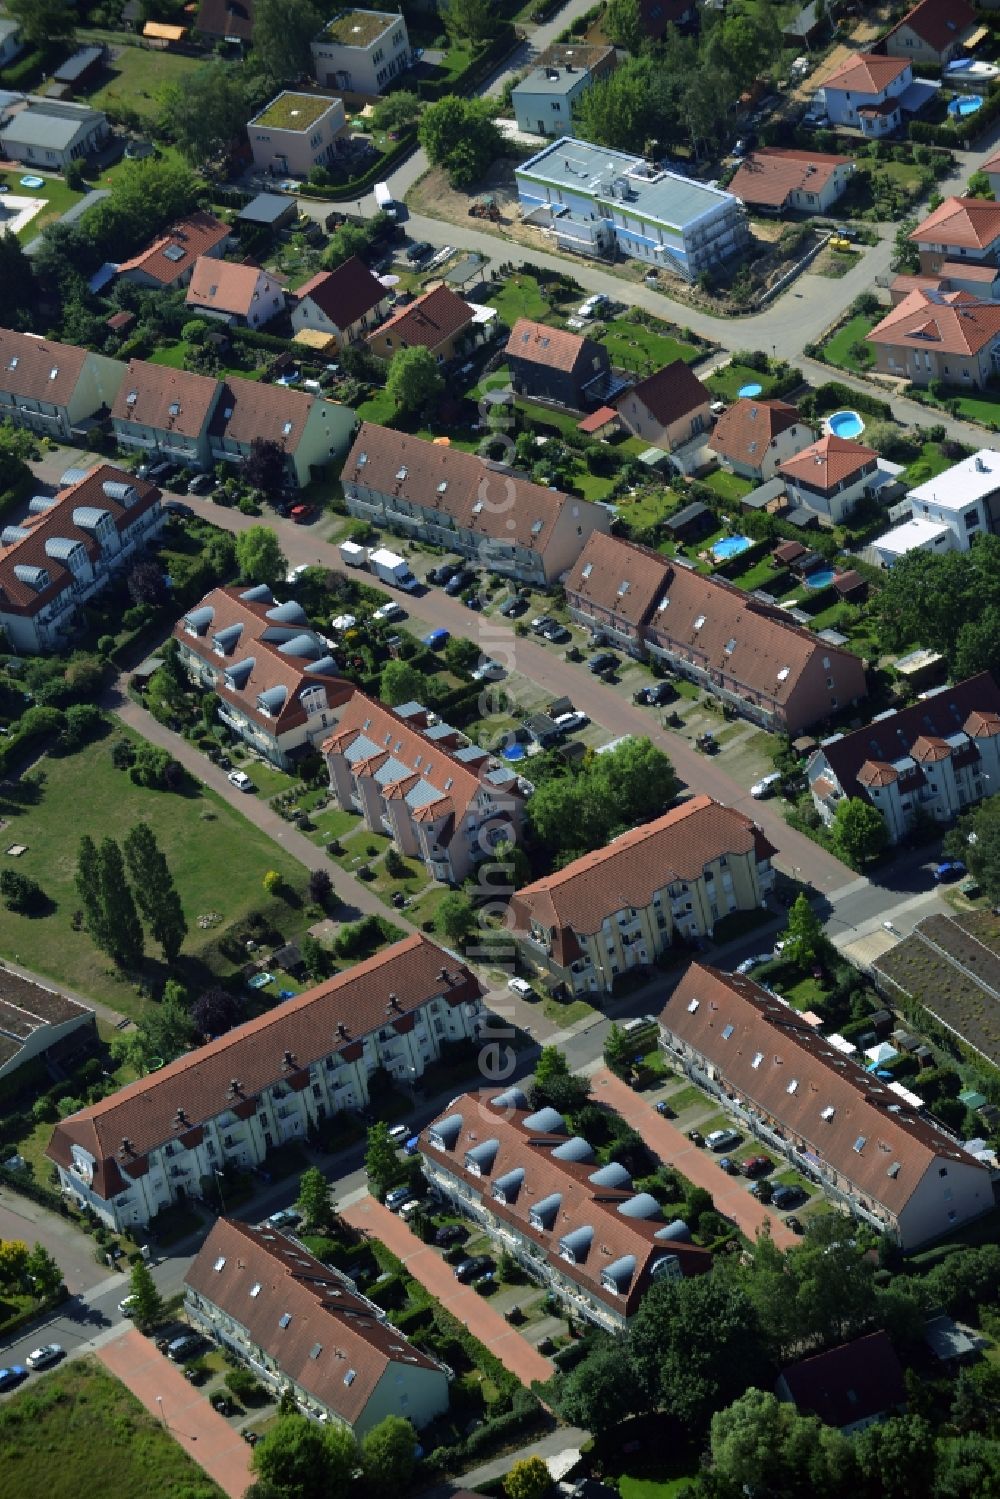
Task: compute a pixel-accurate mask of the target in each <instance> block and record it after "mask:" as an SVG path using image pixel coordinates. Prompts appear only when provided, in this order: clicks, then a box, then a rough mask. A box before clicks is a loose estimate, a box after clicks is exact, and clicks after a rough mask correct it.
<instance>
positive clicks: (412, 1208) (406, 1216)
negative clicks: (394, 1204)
mask: <svg viewBox="0 0 1000 1499" xmlns="http://www.w3.org/2000/svg"><path fill="white" fill-rule="evenodd" d="M420 1207H421V1203H420V1200H419V1199H418V1198H416V1197H411V1198H410V1201H409V1202H404V1203H403V1206H402V1207H401V1208H400V1210H399V1216H400V1217H401V1218H402V1220H403V1222H404V1223H408V1222H409V1220H410V1219H411V1218H412V1217H413V1215H414V1213H416V1212H417V1211H418V1210H419V1208H420Z"/></svg>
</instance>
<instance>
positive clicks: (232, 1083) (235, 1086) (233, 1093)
mask: <svg viewBox="0 0 1000 1499" xmlns="http://www.w3.org/2000/svg"><path fill="white" fill-rule="evenodd" d="M242 1092H243V1086H242V1084H241V1082H240V1080H239V1078H238V1077H231V1078H230V1079H229V1097H230V1098H239V1096H240V1094H241V1093H242Z"/></svg>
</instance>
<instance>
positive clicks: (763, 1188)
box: [750, 1181, 774, 1202]
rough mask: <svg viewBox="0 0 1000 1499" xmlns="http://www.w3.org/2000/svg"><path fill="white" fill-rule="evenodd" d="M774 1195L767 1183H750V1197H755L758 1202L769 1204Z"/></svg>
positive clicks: (772, 1189) (769, 1184)
mask: <svg viewBox="0 0 1000 1499" xmlns="http://www.w3.org/2000/svg"><path fill="white" fill-rule="evenodd" d="M773 1194H774V1188H773V1187H772V1186H771V1183H770V1182H769V1181H758V1182H752V1183H751V1185H750V1196H751V1197H756V1199H757V1201H758V1202H770V1201H771V1197H772V1196H773Z"/></svg>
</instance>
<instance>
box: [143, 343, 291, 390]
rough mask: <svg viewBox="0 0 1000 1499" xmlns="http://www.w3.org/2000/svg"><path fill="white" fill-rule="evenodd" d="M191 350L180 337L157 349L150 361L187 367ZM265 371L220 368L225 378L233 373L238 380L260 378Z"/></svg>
mask: <svg viewBox="0 0 1000 1499" xmlns="http://www.w3.org/2000/svg"><path fill="white" fill-rule="evenodd" d="M189 351H190V345H189V344H188V343H187V342H186V340H185V339H183V338H179V339H178V340H177V342H176V343H175V344H167V345H166V347H165V348H162V349H157V350H156V351H155V352H154V353H152V354H150V356H149V360H148V363H150V364H165V365H166V366H167V367H168V368H169V369H172V370H182V369H186V367H187V366H186V364H185V360H186V359H187V356H188V353H189ZM263 373H264V371H263V370H262V369H252V370H250V369H220V370H219V375H220V376H221V377H222V378H225V377H226V376H227V375H233V376H235V377H236V379H238V380H259V379H260V377H261V375H262V374H263Z"/></svg>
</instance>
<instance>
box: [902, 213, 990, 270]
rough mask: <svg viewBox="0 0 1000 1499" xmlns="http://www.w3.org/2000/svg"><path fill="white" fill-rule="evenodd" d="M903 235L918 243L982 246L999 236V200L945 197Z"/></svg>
mask: <svg viewBox="0 0 1000 1499" xmlns="http://www.w3.org/2000/svg"><path fill="white" fill-rule="evenodd" d="M907 238H908V239H910V240H912V241H913V243H914V244H919V245H932V244H934V245H944V246H945V247H946V248H949V249H950V248H951V246H952V245H957V246H960V247H963V248H964V249H967V250H986V249H988V248H989V247H990V245H993V244H995V243H996V241H997V240H998V239H1000V203H990V202H988V201H987V200H986V199H985V198H945V200H944V202H943V203H942V204H940V205H939V207H937V208H935V209H934V211H933V213H929V214H928V215H927V217H926V218H925V219H922V220H921V221H920V223H919V224H918V225H917V227H916V229H914V230H913V231H912V232H911V233H910V234H909V235H907ZM963 269H964V267H963ZM942 274H944V273H943V272H942Z"/></svg>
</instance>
